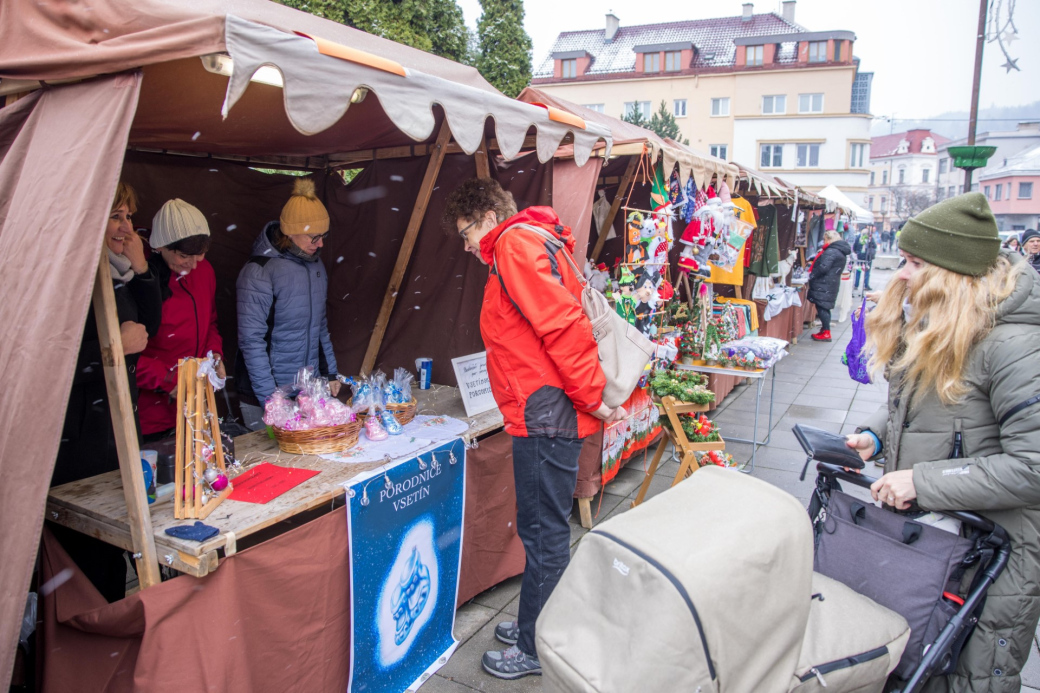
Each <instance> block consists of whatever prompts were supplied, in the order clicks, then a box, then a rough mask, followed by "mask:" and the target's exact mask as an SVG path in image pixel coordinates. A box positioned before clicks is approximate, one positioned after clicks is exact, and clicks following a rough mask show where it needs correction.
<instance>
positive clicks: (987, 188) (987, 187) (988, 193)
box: [982, 185, 993, 200]
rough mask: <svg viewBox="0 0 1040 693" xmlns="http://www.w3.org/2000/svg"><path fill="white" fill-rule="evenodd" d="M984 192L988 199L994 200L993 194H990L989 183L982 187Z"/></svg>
mask: <svg viewBox="0 0 1040 693" xmlns="http://www.w3.org/2000/svg"><path fill="white" fill-rule="evenodd" d="M982 192H983V193H984V194H985V195H986V199H987V200H992V199H993V196H992V195H990V192H989V186H988V185H987V186H986V187H984V188H983V189H982Z"/></svg>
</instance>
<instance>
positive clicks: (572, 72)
mask: <svg viewBox="0 0 1040 693" xmlns="http://www.w3.org/2000/svg"><path fill="white" fill-rule="evenodd" d="M560 67H561V71H560V72H561V74H560V76H561V77H563V78H564V79H574V78H575V77H577V76H578V61H577V59H575V58H572V59H570V60H561V61H560Z"/></svg>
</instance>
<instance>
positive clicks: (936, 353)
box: [848, 192, 1040, 693]
mask: <svg viewBox="0 0 1040 693" xmlns="http://www.w3.org/2000/svg"><path fill="white" fill-rule="evenodd" d="M899 250H900V251H901V252H902V253H903V254H904V255H905V256H906V260H907V262H906V265H905V266H904V267H903V268H902V269H901V270H900V271H899V273H898V274H897V275H896V276H895V278H894V279H893V280H892V281H891V282H889V284H888V286H886V287H885V290H884V292H883V293H882V295H881V298H880V300H879V302H878V306H877V308H876V309H875V310H874V311H872V312H871V313H870V315H869V316H868V317H867V325H866V346H865V348H864V353H867V354H870V355H871V356H870V360H869V362H868V368H869V369H870V370H871V371H872V372H873V373H874V375H875V376H879V375H884V376H885V377H886V378H887V379H888V382H889V388H888V389H889V392H888V406H887V407H882V408H881V410H880V411H878V412H877V413H876V414H874V415H873V416H872V417H870V418H868V419H867V420H866V421H865V422H864V423H863V424H862V425H861V426H859V427H858V428H857V433H855V434H853V435H850V436H849V437H848V445H849V447H851V448H853V449H855V450H857V451H858V452H859V454H860V456H861V457H863V459H865V460H866V459H875V460H878V459H880V458H882V457H883V458H884V464H885V467H884V470H885V474H884V475H883V476H882V477H881V478H880V479H878V480H877V481H876V482H875V483H874V484H873V486H871V492H872V494H873V497H874V499H875V500H879V501H881V502H882V503H883V504H884V507H886V508H888V509H890V510H895V511H898V512H906V511H916V510H918V509H922V510H932V511H937V512H942V511H946V510H968V511H972V512H976V513H978V514H980V515H982V516H983V517H985V518H987V519H989V520H991V521H993V522H995V523H997V524H999V525H1000V526H1002V527H1003V528H1004V529H1005V530H1007V533H1008V536H1009V538H1010V540H1011V557H1010V560H1009V562H1008V565H1007V568H1006V569H1005V570H1004V572H1003V573H1001V575H1000V577H999V578H997V580H996V581H995V582H994V583H993V586H992V587H991V588H990V589H989V592H988V594H987V597H986V605H985V608H984V609H983V610H982V614H981V616H980V618H979V622H978V625H977V627H976V628H975V632H974V634H973V635H972V636H971V638H970V639H969V640H968V642H967V645H966V646H965V648H964V650H963V652H962V653H961V657H960V660H959V662H958V665H957V668H956V670H955V671H954V672H953V673H952V674H950V675H948V676H946V677H938V678H935V679H932V681H930V682H929V684H928V686H927V687H926V688H925V689H924V690H926V691H929V692H932V691H958V692H959V691H964V692H966V693H967V692H971V693H981V692H982V691H992V692H994V693H996V692H998V691H1018V690H1019V688H1020V686H1021V672H1022V667H1023V666H1024V665H1025V663H1026V660H1027V658H1028V657H1029V653H1030V651H1031V649H1032V647H1033V638H1034V635H1035V630H1036V625H1037V621H1038V619H1040V544H1038V542H1037V527H1040V275H1038V274H1037V273H1036V272H1034V271H1033V270H1032V269H1030V267H1029V265H1028V263H1027V262H1026V260H1025V259H1024V258H1023V257H1022V256H1020V255H1018V254H1017V253H1015V252H1013V251H1009V250H1001V249H1000V237H999V235H998V234H997V224H996V220H995V219H994V217H993V213H992V212H991V211H990V208H989V204H988V202H987V201H986V198H985V196H984V195H982V194H981V193H977V192H974V193H968V194H965V195H960V196H957V197H952V198H949V199H947V200H943V201H942V202H940V203H938V204H936V205H933V206H932V207H930V208H928V209H926V210H925V211H923V212H921V213H920V214H918V215H917V216H916V217H914V218H912V219H910V220H909V221H908V222H907V223H906V225H905V226H904V227H903V230H902V232H901V234H900V238H899Z"/></svg>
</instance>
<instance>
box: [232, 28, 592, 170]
mask: <svg viewBox="0 0 1040 693" xmlns="http://www.w3.org/2000/svg"><path fill="white" fill-rule="evenodd" d="M225 42H226V44H227V50H228V53H229V54H230V55H231V58H232V60H233V61H234V71H233V72H232V75H231V79H230V81H229V82H228V89H227V97H226V100H225V102H224V107H223V111H222V112H223V114H224V115H225V116H227V114H228V112H229V111H230V110H231V109H232V108H233V107H234V106H235V104H236V103H237V102H238V101H239V99H241V98H242V96H243V94H244V93H245V91H246V88H247V87H248V86H249V84H250V79H251V78H252V77H253V75H254V74H255V73H256V72H257V70H259V69H260V68H261V67H263V66H265V65H269V66H272V67H275V68H277V69H278V70H279V72H281V74H282V79H283V84H284V102H285V112H286V115H288V117H289V121H290V122H291V123H292V125H293V127H295V128H296V129H297V130H298V131H299V132H301V133H303V134H305V135H314V134H317V133H319V132H322V131H324V130H327V129H328V128H330V127H332V126H333V125H334V124H335V123H336V122H337V121H339V120H340V118H342V117H343V116H344V115H345V114H346V112H347V109H349V108H350V105H351V97H352V96H353V94H354V92H355V91H356V90H357V89H360V88H364V89H367V90H368V91H369V92H370V93H371V94H374V95H375V96H376V97H377V98H378V99H379V104H380V105H381V106H382V108H383V111H384V112H385V113H386V115H387V117H389V118H390V120H391V122H393V124H394V125H395V126H396V127H397V128H398V129H399V130H401V131H402V132H403V133H405V134H406V135H408V136H409V137H411V138H412V139H413V140H416V141H418V142H422V141H425V140H427V139H429V138H430V136H431V135H432V134H433V131H434V127H435V126H436V118H435V116H434V112H433V105H434V104H438V105H440V107H441V108H442V109H443V110H444V114H445V117H446V118H447V121H448V127H449V128H450V129H451V133H452V136H453V138H454V139H455V141H456V142H457V143H458V144H459V146H460V147H461V148H462V150H463V151H465V152H466V153H467V154H472V153H473V152H475V151H476V150H477V149H478V148H479V147H480V143H481V140H482V138H483V136H484V122H485V120H486V119H487V118H489V117H490V118H492V119H493V120H494V123H495V134H496V139H497V141H498V147H499V151H500V152H501V153H502V155H503V156H504V157H505V158H506V159H512V158H514V157H516V156H517V154H519V153H520V150H521V149H522V148H523V145H524V139H525V138H526V137H527V132H528V130H529V129H530V128H531V127H534V128H535V132H536V149H537V153H538V158H539V160H540V161H543V162H545V161H548V160H549V159H551V158H552V157H553V155H554V154H555V153H556V150H557V149H558V148H559V146H560V144H561V143H562V142H563V140H564V138H565V137H566V136H567V135H568V134H569V135H571V137H572V138H573V144H574V158H575V161H576V163H577V164H578V165H579V166H581V165H583V164H584V163H585V162H586V161H587V160H588V158H589V155H590V154H591V153H592V150H593V148H594V147H596V146H597V143H598V142H599V141H600V140H602V141H603V146H605V147H606V153H607V155H608V156H609V154H610V149H611V146H612V140H611V134H610V131H609V130H608V129H606V128H604V127H601V126H599V125H597V124H595V123H588V122H585V123H584V127H581V123H575V122H573V119H568V120H571V122H560V121H558V120H554V119H553V117H552V115H553V114H552V113H551V111H550V110H549V109H546V108H544V107H540V106H534V105H531V104H528V103H523V102H520V101H517V100H515V99H510V98H508V97H506V96H504V95H502V94H498V93H496V92H490V91H486V90H482V89H477V88H474V87H471V86H469V85H466V84H461V83H458V82H453V81H450V80H447V79H443V78H441V77H436V76H434V75H429V74H426V73H424V72H420V71H418V70H414V69H410V68H402V69H401V70H400V72H403V75H402V74H400V72H394V71H390V70H387V69H381V68H379V67H373V66H370V65H367V64H363V63H362V62H356V61H354V60H348V59H342V58H338V57H333V56H332V55H327V54H324V53H323V52H320V51H319V49H318V46H317V44H316V43H315V41H314V40H313V39H311V38H309V37H306V36H298V35H295V34H289V33H286V32H283V31H279V30H277V29H272V28H270V27H267V26H263V25H261V24H256V23H254V22H249V21H247V20H244V19H240V18H238V17H235V16H231V15H229V16H228V17H227V22H226V39H225Z"/></svg>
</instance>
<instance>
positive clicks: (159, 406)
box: [137, 253, 224, 435]
mask: <svg viewBox="0 0 1040 693" xmlns="http://www.w3.org/2000/svg"><path fill="white" fill-rule="evenodd" d="M150 263H151V265H152V269H153V271H159V276H160V278H162V279H164V281H163V284H164V286H163V304H162V323H160V325H159V331H158V332H157V333H156V335H155V336H154V337H152V338H151V339H149V340H148V346H147V347H146V348H145V350H144V351H143V352H141V357H140V358H139V359H138V360H137V387H138V388H139V390H140V394H139V396H138V401H137V413H138V416H139V417H140V419H141V433H143V434H145V435H148V434H150V433H159V432H161V431H165V430H168V429H170V428H173V427H174V426H175V425H176V424H177V419H176V411H177V406H176V404H174V402H173V401H171V400H170V397H169V393H171V392H173V390H174V389H175V388H176V387H177V361H178V360H180V359H182V358H186V357H189V356H196V357H203V356H205V355H206V352H208V351H212V352H213V353H214V354H221V355H223V353H224V345H223V342H222V341H221V339H220V333H218V332H217V307H216V303H215V296H216V291H217V277H216V274H214V272H213V265H211V264H209V262H207V261H206V260H202V261H200V262H199V263H198V264H197V265H196V266H195V269H194V270H192V271H191V272H190V273H188V274H187V275H186V276H184V277H179V276H173V275H172V274H171V272H170V270H169V268H168V267H167V266H166V262H165V261H164V260H163V259H162V256H160V255H159V254H158V253H156V254H154V255H153V256H152V258H151V260H150ZM167 287H168V288H167Z"/></svg>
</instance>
